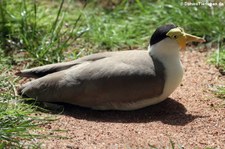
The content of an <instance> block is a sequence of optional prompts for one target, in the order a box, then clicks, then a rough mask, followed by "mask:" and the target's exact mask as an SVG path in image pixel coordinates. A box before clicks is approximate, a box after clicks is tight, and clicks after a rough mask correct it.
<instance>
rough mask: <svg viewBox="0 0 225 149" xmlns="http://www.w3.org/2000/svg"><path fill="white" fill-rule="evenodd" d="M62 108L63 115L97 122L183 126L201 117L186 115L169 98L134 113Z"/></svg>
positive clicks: (179, 105)
mask: <svg viewBox="0 0 225 149" xmlns="http://www.w3.org/2000/svg"><path fill="white" fill-rule="evenodd" d="M63 107H64V111H63V112H62V114H63V115H67V116H70V117H73V118H76V119H86V120H88V121H97V122H113V123H148V122H153V121H161V122H162V123H164V124H169V125H180V126H183V125H186V124H188V123H190V122H192V121H193V120H194V119H196V118H201V117H202V116H197V115H191V114H186V112H187V109H186V108H185V107H184V105H183V104H181V103H179V102H177V101H176V100H174V99H171V98H168V99H166V100H165V101H163V102H161V103H159V104H156V105H152V106H149V107H146V108H143V109H140V110H134V111H114V110H109V111H99V110H92V109H89V108H82V107H79V106H74V105H70V104H63Z"/></svg>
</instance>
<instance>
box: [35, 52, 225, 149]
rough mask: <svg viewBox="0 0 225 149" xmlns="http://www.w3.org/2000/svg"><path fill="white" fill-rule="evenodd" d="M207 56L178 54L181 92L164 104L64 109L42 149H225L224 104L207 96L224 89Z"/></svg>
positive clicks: (177, 91)
mask: <svg viewBox="0 0 225 149" xmlns="http://www.w3.org/2000/svg"><path fill="white" fill-rule="evenodd" d="M207 53H208V52H196V51H192V52H191V51H186V52H183V53H181V58H182V62H183V66H184V70H185V74H184V78H183V81H182V84H181V85H180V87H178V88H177V90H176V91H175V92H174V93H173V94H172V95H171V96H170V98H169V99H167V100H165V101H164V102H162V103H160V104H157V105H154V106H150V107H147V108H144V109H141V110H136V111H127V112H125V111H94V110H90V109H86V108H81V107H76V106H72V105H65V111H64V112H63V113H62V114H57V115H56V116H57V118H58V120H56V121H54V122H52V123H51V124H47V125H45V126H43V127H44V129H45V131H43V132H42V133H46V132H49V131H51V130H59V129H60V130H67V131H64V132H62V131H58V132H57V131H53V132H51V133H50V135H52V136H53V135H54V136H56V135H60V136H63V137H68V138H67V139H65V138H54V137H53V138H49V139H45V140H38V141H42V142H43V145H42V147H43V148H61V149H66V148H68V149H78V148H79V149H94V148H96V149H117V148H119V149H120V148H126V149H130V148H151V147H153V146H155V147H157V148H160V149H161V148H165V147H169V148H172V144H173V143H171V142H174V145H175V148H185V149H192V148H206V147H216V148H218V149H225V101H224V100H222V99H218V98H217V97H215V95H214V94H213V93H212V92H211V91H210V90H211V89H213V88H214V86H215V85H221V84H225V78H224V76H222V75H221V74H219V73H218V70H217V69H216V68H215V66H213V65H210V64H208V63H207V57H206V55H207Z"/></svg>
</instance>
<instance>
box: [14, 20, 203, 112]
mask: <svg viewBox="0 0 225 149" xmlns="http://www.w3.org/2000/svg"><path fill="white" fill-rule="evenodd" d="M192 41H195V42H204V39H203V38H200V37H197V36H193V35H190V34H187V33H185V32H184V30H183V29H182V28H180V27H177V26H175V25H173V24H168V25H164V26H161V27H159V28H157V29H156V30H155V32H154V33H153V35H152V37H151V39H150V45H149V46H148V50H131V51H118V52H105V53H98V54H92V55H89V56H85V57H82V58H79V59H77V60H74V61H71V62H64V63H58V64H50V65H45V66H40V67H36V68H32V69H27V70H23V71H20V72H18V73H16V74H17V75H18V76H21V77H33V78H36V79H35V80H32V81H30V82H28V83H26V84H24V85H22V86H21V87H20V89H19V92H20V94H21V95H23V96H25V97H29V98H34V99H36V100H37V101H44V102H64V103H70V104H74V105H79V106H83V107H89V108H92V109H98V110H135V109H139V108H143V107H146V106H149V105H153V104H157V103H159V102H161V101H163V100H165V99H166V98H167V97H168V96H169V95H170V94H171V93H172V92H173V91H174V90H175V89H176V88H177V87H178V86H179V84H180V83H181V80H182V77H183V68H182V64H181V61H180V55H179V50H180V49H184V48H185V46H186V43H187V42H192Z"/></svg>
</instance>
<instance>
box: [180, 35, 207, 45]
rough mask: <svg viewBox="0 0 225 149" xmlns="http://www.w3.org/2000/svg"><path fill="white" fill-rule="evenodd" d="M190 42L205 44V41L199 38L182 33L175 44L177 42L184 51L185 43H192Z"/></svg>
mask: <svg viewBox="0 0 225 149" xmlns="http://www.w3.org/2000/svg"><path fill="white" fill-rule="evenodd" d="M192 41H195V42H205V39H203V38H201V37H197V36H194V35H191V34H187V33H184V34H183V36H180V37H179V38H177V42H178V44H179V46H180V48H181V49H185V48H186V43H188V42H192Z"/></svg>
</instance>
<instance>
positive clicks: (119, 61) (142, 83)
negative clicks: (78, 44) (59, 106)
mask: <svg viewBox="0 0 225 149" xmlns="http://www.w3.org/2000/svg"><path fill="white" fill-rule="evenodd" d="M137 54H138V53H135V52H129V53H128V55H127V54H122V56H118V57H117V56H116V57H108V58H105V59H99V60H96V61H92V62H84V63H82V64H79V65H75V66H73V67H71V68H69V69H66V70H63V71H59V72H55V73H52V74H49V75H46V76H44V77H42V78H39V79H36V80H34V81H31V82H28V83H27V84H25V85H24V86H23V87H22V88H21V92H22V94H25V95H26V96H28V97H32V98H37V99H38V100H41V101H49V102H67V103H72V104H76V105H81V106H86V107H98V106H102V105H104V104H108V103H112V104H117V103H118V104H120V103H129V102H136V101H137V100H140V99H146V98H152V97H155V96H158V95H160V94H161V93H162V91H163V87H164V83H165V80H164V79H162V78H163V77H162V76H163V75H164V71H163V70H164V68H163V66H162V65H161V66H160V67H157V68H155V65H156V63H157V65H160V63H158V62H157V61H154V60H152V59H149V57H148V56H147V55H146V54H144V55H143V54H142V53H141V54H140V55H139V56H138V55H137ZM125 57H126V58H125ZM129 57H130V58H129Z"/></svg>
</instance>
